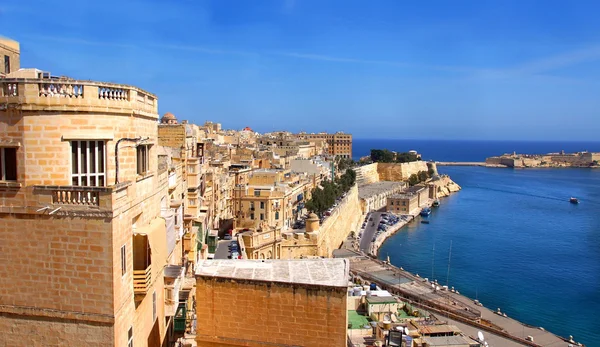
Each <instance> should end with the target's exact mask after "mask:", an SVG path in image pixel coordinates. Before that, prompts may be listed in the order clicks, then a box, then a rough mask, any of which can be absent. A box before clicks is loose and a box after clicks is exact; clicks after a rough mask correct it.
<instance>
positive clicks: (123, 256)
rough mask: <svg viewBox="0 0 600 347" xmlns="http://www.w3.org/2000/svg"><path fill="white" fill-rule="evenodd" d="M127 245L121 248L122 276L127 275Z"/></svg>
mask: <svg viewBox="0 0 600 347" xmlns="http://www.w3.org/2000/svg"><path fill="white" fill-rule="evenodd" d="M125 247H126V245H123V246H121V276H125V274H126V273H127V249H126V248H125Z"/></svg>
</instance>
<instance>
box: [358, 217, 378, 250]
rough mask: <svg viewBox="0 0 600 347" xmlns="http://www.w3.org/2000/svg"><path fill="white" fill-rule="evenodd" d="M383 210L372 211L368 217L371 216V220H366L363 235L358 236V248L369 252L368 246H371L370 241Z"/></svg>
mask: <svg viewBox="0 0 600 347" xmlns="http://www.w3.org/2000/svg"><path fill="white" fill-rule="evenodd" d="M382 213H383V212H372V213H371V216H370V218H373V221H368V222H367V226H366V227H365V230H364V231H363V235H362V237H361V238H360V250H361V251H363V252H365V253H369V247H371V241H372V240H373V236H375V232H376V231H377V227H378V226H379V220H380V219H381V214H382Z"/></svg>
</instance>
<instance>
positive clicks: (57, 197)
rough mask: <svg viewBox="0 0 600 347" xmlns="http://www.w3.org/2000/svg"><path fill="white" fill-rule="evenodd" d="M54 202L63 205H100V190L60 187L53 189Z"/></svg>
mask: <svg viewBox="0 0 600 347" xmlns="http://www.w3.org/2000/svg"><path fill="white" fill-rule="evenodd" d="M52 203H53V204H61V205H86V206H100V192H97V191H85V190H82V189H75V188H73V189H69V188H65V189H60V190H54V191H52Z"/></svg>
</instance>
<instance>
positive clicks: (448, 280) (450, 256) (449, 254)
mask: <svg viewBox="0 0 600 347" xmlns="http://www.w3.org/2000/svg"><path fill="white" fill-rule="evenodd" d="M451 258H452V240H450V251H449V252H448V273H447V274H446V286H447V285H448V282H450V259H451Z"/></svg>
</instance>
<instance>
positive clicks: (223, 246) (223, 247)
mask: <svg viewBox="0 0 600 347" xmlns="http://www.w3.org/2000/svg"><path fill="white" fill-rule="evenodd" d="M230 243H231V240H219V243H218V244H217V250H216V251H215V259H229V258H228V257H229V255H230V253H229V244H230Z"/></svg>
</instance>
